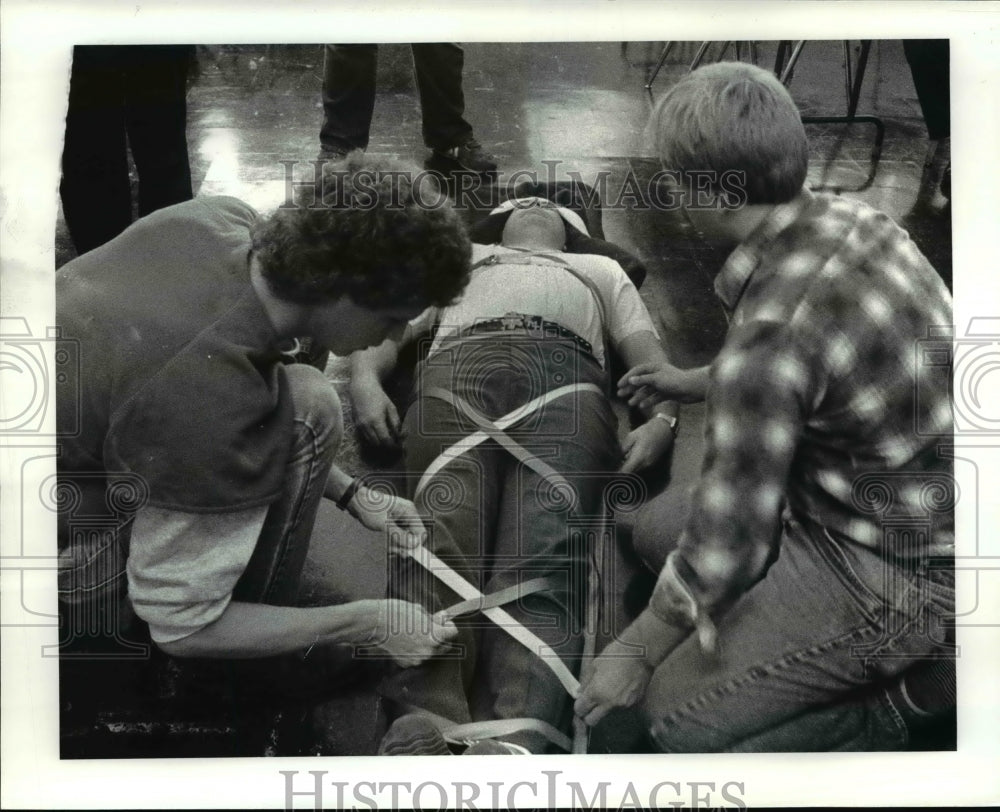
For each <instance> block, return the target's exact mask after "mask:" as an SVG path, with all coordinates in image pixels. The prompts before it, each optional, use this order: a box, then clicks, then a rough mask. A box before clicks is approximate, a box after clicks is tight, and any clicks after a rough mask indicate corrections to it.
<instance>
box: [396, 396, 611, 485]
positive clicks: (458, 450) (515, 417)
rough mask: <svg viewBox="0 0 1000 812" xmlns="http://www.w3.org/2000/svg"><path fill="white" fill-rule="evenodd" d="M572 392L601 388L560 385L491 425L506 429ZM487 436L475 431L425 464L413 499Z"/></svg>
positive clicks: (486, 438) (484, 433) (483, 432)
mask: <svg viewBox="0 0 1000 812" xmlns="http://www.w3.org/2000/svg"><path fill="white" fill-rule="evenodd" d="M574 392H597V393H598V394H601V388H600V387H599V386H597V384H593V383H572V384H567V385H566V386H560V387H559V388H558V389H552V390H550V391H549V392H546V393H545V394H544V395H541V396H540V397H537V398H535V399H534V400H529V401H528V402H527V403H525V404H524V405H523V406H519V407H518V408H516V409H514V411H512V412H510V413H508V414H505V415H504V416H503V417H501V418H499V419H497V420H494V421H493V425H494V426H496V427H497V428H498V429H499V430H501V431H503V430H504V429H508V428H510V427H511V426H513V425H514V424H515V423H518V422H520V421H521V420H523V419H524V418H526V417H528V416H530V415H531V414H533V413H534V412H536V411H538V410H539V409H541V408H542V407H543V406H544V405H545V404H547V403H551V402H552V401H553V400H555V399H556V398H561V397H563V396H565V395H569V394H573V393H574ZM489 437H490V435H489V434H487V433H486V432H485V431H476V432H473V433H472V434H470V435H469V436H468V437H464V438H463V439H461V440H459V441H458V442H457V443H455V444H454V445H452V446H451V447H449V448H446V449H445V450H444V451H442V452H441V453H440V454H438V456H437V457H435V458H434V460H433V461H432V462H431V464H430V465H428V466H427V470H425V471H424V473H423V475H422V476H421V477H420V481H419V482H418V483H417V488H416V491H415V492H414V495H413V499H414V501H416V500H417V498H418V497H419V496H420V494H421V493H423V491H424V489H425V488H426V487H427V485H428V484H429V483H430V480H431V478H432V477H433V476H434V475H435V474H437V473H438V471H440V470H441V469H442V468H444V467H445V466H446V465H447V464H448V463H449V462H451V461H452V460H454V459H458V458H459V457H460V456H462V454H464V453H465V452H466V451H471V450H472V449H473V448H475V447H476V446H477V445H479V444H480V443H482V442H484V441H485V440H488V439H489Z"/></svg>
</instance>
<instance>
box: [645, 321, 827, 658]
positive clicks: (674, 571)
mask: <svg viewBox="0 0 1000 812" xmlns="http://www.w3.org/2000/svg"><path fill="white" fill-rule="evenodd" d="M787 332H788V331H787V330H786V329H785V327H784V326H783V325H779V324H770V323H752V324H750V325H747V326H745V327H741V328H738V329H737V330H736V332H735V333H732V334H731V335H730V338H729V339H728V340H727V342H726V346H725V347H724V348H723V350H722V352H721V353H720V354H719V357H718V358H717V359H716V361H715V362H714V363H713V365H712V368H711V373H710V382H709V390H708V399H707V414H706V447H705V458H704V462H703V466H702V472H701V477H700V479H699V482H698V485H697V487H696V489H695V493H694V500H693V503H692V506H691V512H690V514H689V518H688V522H687V526H686V528H685V530H684V532H683V533H682V534H681V538H680V542H679V544H678V548H677V549H676V550H674V551H673V552H672V553H671V554H670V555H669V556H668V558H667V562H666V565H665V566H664V568H663V571H662V572H661V573H660V576H659V579H658V581H657V585H656V588H655V590H654V593H653V597H652V599H651V601H650V609H651V610H652V611H653V612H654V613H655V614H656V615H657V616H659V617H660V619H662V620H665V621H667V622H670V623H673V624H675V625H681V626H686V627H688V628H690V627H692V626H694V627H695V629H696V630H697V631H698V633H699V638H700V640H701V644H702V647H703V648H706V649H707V648H711V647H712V646H713V645H714V627H713V626H712V623H711V620H710V615H711V614H712V613H713V612H715V611H718V610H721V609H723V608H725V606H726V605H728V603H729V602H730V601H732V600H734V599H735V598H736V597H738V596H739V595H740V594H742V593H743V592H745V591H746V590H747V589H749V588H750V587H751V586H752V585H753V584H754V583H756V581H757V580H759V579H760V578H761V577H762V576H763V574H764V573H765V572H766V570H767V567H768V566H769V565H770V562H771V560H772V556H773V553H774V552H775V550H776V546H777V542H778V539H779V537H780V516H781V508H782V504H783V500H784V495H785V488H786V484H787V478H788V472H789V469H790V467H791V463H792V459H793V458H794V455H795V450H796V447H797V445H798V441H799V438H800V435H801V432H802V429H803V426H804V423H805V419H806V413H807V409H808V408H809V407H810V404H811V402H812V392H813V391H814V389H815V387H816V376H817V375H818V374H819V373H818V372H817V367H816V366H815V361H814V359H813V357H811V354H809V353H807V352H806V351H803V349H802V348H800V347H799V346H798V345H797V343H796V342H795V341H794V340H793V339H792V338H790V337H789V336H788V335H787Z"/></svg>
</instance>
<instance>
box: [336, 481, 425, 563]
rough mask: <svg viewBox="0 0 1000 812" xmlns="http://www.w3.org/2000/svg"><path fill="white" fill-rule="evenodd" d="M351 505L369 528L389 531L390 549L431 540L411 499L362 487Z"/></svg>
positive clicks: (404, 548)
mask: <svg viewBox="0 0 1000 812" xmlns="http://www.w3.org/2000/svg"><path fill="white" fill-rule="evenodd" d="M347 509H348V510H349V511H350V513H351V515H352V516H354V518H356V519H357V520H358V521H359V522H361V524H363V525H364V526H365V527H367V528H368V529H369V530H385V531H387V532H388V535H389V551H390V552H393V553H404V552H406V551H407V550H412V549H413V548H414V547H419V546H420V545H421V544H423V543H424V542H425V541H426V540H427V528H426V527H424V520H423V519H421V518H420V514H419V513H417V506H416V505H414V504H413V502H411V501H410V500H409V499H404V498H403V497H401V496H393V495H392V494H389V493H385V492H384V491H379V490H373V489H372V488H365V487H361V488H359V489H358V492H357V493H356V494H355V496H354V498H353V499H352V500H351V502H350V504H349V505H348V506H347Z"/></svg>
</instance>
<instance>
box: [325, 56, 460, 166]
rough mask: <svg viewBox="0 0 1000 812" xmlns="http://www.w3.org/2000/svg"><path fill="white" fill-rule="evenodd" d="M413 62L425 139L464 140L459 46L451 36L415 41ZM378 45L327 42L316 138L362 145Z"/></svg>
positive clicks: (449, 143) (340, 145) (431, 142)
mask: <svg viewBox="0 0 1000 812" xmlns="http://www.w3.org/2000/svg"><path fill="white" fill-rule="evenodd" d="M410 48H411V50H412V51H413V68H414V73H415V74H416V78H417V90H418V91H419V93H420V108H421V111H422V113H423V136H424V143H425V144H426V145H427V146H428V147H430V148H431V149H448V148H450V147H454V146H458V145H460V144H462V143H463V142H465V141H466V140H467V139H468V138H469V136H471V135H472V127H471V126H470V125H469V123H468V122H467V121H466V120H465V119H464V118H463V115H464V114H465V96H464V95H463V93H462V66H463V64H464V61H465V55H464V53H463V51H462V48H461V47H460V46H458V45H456V44H454V43H451V42H428V43H420V44H413V45H411V46H410ZM377 60H378V46H377V45H327V46H326V53H325V57H324V61H323V127H322V129H321V130H320V136H319V140H320V143H321V144H322V145H323V146H324V147H330V148H334V149H347V150H351V149H365V148H366V147H367V146H368V135H369V130H370V128H371V123H372V112H373V111H374V109H375V73H376V65H377Z"/></svg>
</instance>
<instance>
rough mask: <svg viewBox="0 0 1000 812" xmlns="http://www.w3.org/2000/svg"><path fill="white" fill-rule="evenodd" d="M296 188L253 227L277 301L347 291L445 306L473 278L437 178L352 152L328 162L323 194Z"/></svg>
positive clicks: (462, 234) (374, 304) (363, 299)
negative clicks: (295, 194) (289, 199)
mask: <svg viewBox="0 0 1000 812" xmlns="http://www.w3.org/2000/svg"><path fill="white" fill-rule="evenodd" d="M298 191H299V194H298V199H297V200H296V201H295V203H294V205H288V204H286V206H283V207H281V208H279V209H278V210H277V211H275V212H274V213H273V214H272V215H271V216H269V217H267V218H263V219H261V220H259V221H258V222H257V223H256V224H255V225H254V228H253V231H252V239H253V251H254V255H255V256H256V257H257V259H258V261H259V262H260V267H261V272H262V273H263V275H264V278H265V279H266V280H267V283H268V286H269V287H270V288H271V291H272V292H273V293H274V294H275V295H276V296H277V297H279V298H281V299H284V300H286V301H290V302H295V303H297V304H316V303H318V302H322V301H332V300H336V299H339V298H341V297H343V296H345V295H346V296H350V297H351V299H352V300H353V301H354V303H355V304H358V305H360V306H362V307H366V308H368V309H369V310H375V309H379V308H386V307H409V306H412V307H417V308H426V307H430V306H432V305H433V306H438V307H444V306H446V305H449V304H451V303H452V302H453V301H454V300H455V299H456V298H457V297H458V295H459V294H460V293H461V292H462V291H463V290H464V288H465V286H466V284H467V283H468V281H469V266H470V257H471V253H472V247H471V243H470V241H469V238H468V235H467V234H466V230H465V226H464V225H463V223H462V221H461V220H460V219H459V216H458V214H457V213H456V212H455V210H454V208H453V207H452V205H451V203H450V201H448V199H447V198H446V197H445V196H444V194H443V193H442V192H441V190H440V188H439V186H438V184H437V182H436V181H435V179H434V176H433V175H432V174H430V173H426V172H420V171H419V170H417V169H416V168H415V167H411V166H409V165H406V164H401V163H397V162H390V161H376V160H372V159H371V158H368V157H367V156H365V155H364V154H363V153H361V152H355V153H352V154H351V155H349V156H348V158H347V160H346V161H344V162H341V163H336V164H327V165H326V166H325V167H324V170H323V184H322V186H321V188H320V189H319V190H316V189H314V188H312V187H309V188H299V190H298ZM317 191H318V192H319V193H318V194H317V193H316V192H317Z"/></svg>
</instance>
